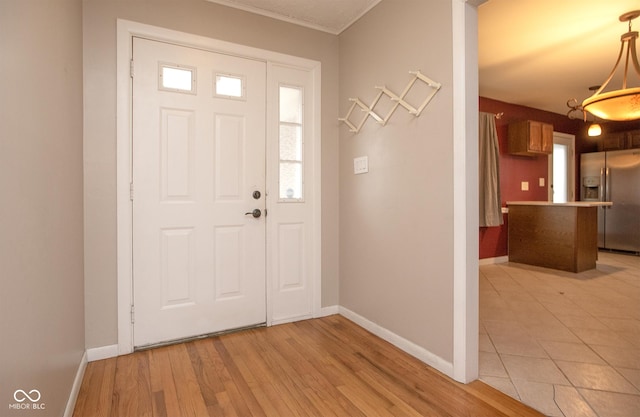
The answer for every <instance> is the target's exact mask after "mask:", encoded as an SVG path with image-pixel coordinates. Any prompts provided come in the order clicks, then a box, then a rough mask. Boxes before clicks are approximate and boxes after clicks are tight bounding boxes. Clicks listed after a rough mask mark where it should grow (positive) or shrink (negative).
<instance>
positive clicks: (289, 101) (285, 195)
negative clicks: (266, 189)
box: [279, 85, 304, 201]
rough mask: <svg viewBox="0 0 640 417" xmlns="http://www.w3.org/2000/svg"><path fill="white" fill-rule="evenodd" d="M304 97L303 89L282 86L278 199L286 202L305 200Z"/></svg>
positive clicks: (280, 97)
mask: <svg viewBox="0 0 640 417" xmlns="http://www.w3.org/2000/svg"><path fill="white" fill-rule="evenodd" d="M303 96H304V90H303V89H302V88H300V87H292V86H283V85H281V86H280V94H279V101H280V117H279V150H280V175H279V184H280V187H279V188H280V190H279V198H280V200H285V201H302V200H303V199H304V190H303V184H304V175H303V159H304V158H303V155H304V137H303V116H302V114H303V111H302V110H303Z"/></svg>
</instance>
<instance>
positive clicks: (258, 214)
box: [244, 209, 262, 219]
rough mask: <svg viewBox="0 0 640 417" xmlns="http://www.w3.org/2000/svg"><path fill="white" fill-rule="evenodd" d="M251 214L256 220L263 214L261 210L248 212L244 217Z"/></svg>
mask: <svg viewBox="0 0 640 417" xmlns="http://www.w3.org/2000/svg"><path fill="white" fill-rule="evenodd" d="M249 214H250V215H252V216H253V217H254V218H256V219H257V218H258V217H260V216H262V212H261V211H260V209H255V210H253V211H249V212H247V213H244V215H245V216H247V215H249Z"/></svg>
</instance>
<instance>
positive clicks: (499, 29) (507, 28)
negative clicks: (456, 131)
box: [208, 0, 640, 114]
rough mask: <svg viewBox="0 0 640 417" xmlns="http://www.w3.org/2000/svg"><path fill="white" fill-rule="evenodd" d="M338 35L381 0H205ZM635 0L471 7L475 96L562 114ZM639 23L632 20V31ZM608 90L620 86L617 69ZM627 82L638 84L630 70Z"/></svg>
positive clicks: (599, 75) (604, 63)
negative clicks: (477, 80)
mask: <svg viewBox="0 0 640 417" xmlns="http://www.w3.org/2000/svg"><path fill="white" fill-rule="evenodd" d="M208 1H211V2H214V3H219V4H223V5H226V6H231V7H235V8H239V9H242V10H247V11H250V12H254V13H258V14H262V15H266V16H269V17H273V18H277V19H281V20H285V21H288V22H292V23H296V24H300V25H304V26H307V27H312V28H315V29H319V30H323V31H325V32H329V33H333V34H339V33H340V32H342V31H343V30H344V29H346V28H347V27H349V26H350V25H351V24H352V23H353V22H355V21H356V20H358V19H359V18H360V17H362V16H363V15H364V14H365V13H366V12H367V11H369V10H370V9H371V8H373V7H374V6H375V5H376V4H378V3H379V2H380V1H381V0H208ZM637 9H640V1H639V0H489V1H487V2H486V3H484V4H483V5H481V6H480V7H479V8H478V20H479V22H478V27H479V30H478V49H479V56H478V66H479V76H480V95H481V96H483V97H489V98H493V99H496V100H501V101H505V102H508V103H514V104H520V105H524V106H528V107H533V108H537V109H542V110H547V111H551V112H554V113H560V114H566V113H567V111H568V110H569V108H568V107H567V105H566V103H567V100H568V99H571V98H575V99H577V100H578V101H579V102H582V100H584V99H585V98H587V97H588V96H590V95H591V94H592V92H591V91H589V87H591V86H594V85H600V84H602V83H603V82H604V80H605V79H606V78H607V77H608V75H609V73H610V72H611V70H612V69H613V65H614V63H615V61H616V58H617V56H618V52H619V49H620V36H621V35H622V34H623V33H625V32H627V29H628V24H627V23H626V22H625V23H623V22H620V21H619V19H618V17H619V16H620V15H621V14H623V13H626V12H628V11H632V10H637ZM639 29H640V18H638V19H636V21H635V22H634V28H633V30H639ZM619 70H620V71H617V73H616V74H618V76H617V77H616V78H615V79H614V80H612V82H611V83H610V84H609V86H610V87H613V88H608V89H607V90H610V89H618V88H620V86H621V85H622V81H621V73H622V71H621V67H619ZM628 82H629V83H630V86H632V87H633V86H640V79H639V78H638V77H636V76H635V74H634V76H632V77H630V78H629V80H628Z"/></svg>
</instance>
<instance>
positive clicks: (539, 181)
mask: <svg viewBox="0 0 640 417" xmlns="http://www.w3.org/2000/svg"><path fill="white" fill-rule="evenodd" d="M538 184H540V187H544V177H543V178H538Z"/></svg>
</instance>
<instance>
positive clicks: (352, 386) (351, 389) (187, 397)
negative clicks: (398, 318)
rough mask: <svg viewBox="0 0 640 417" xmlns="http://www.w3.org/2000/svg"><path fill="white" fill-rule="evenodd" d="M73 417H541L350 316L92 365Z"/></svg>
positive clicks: (139, 354)
mask: <svg viewBox="0 0 640 417" xmlns="http://www.w3.org/2000/svg"><path fill="white" fill-rule="evenodd" d="M73 415H74V417H94V416H95V417H145V416H150V417H151V416H153V417H164V416H166V417H187V416H189V417H191V416H193V417H206V416H211V417H213V416H238V417H245V416H265V417H266V416H279V417H285V416H349V417H356V416H434V417H435V416H438V417H446V416H451V417H461V416H473V417H501V416H521V417H540V416H542V414H540V413H538V412H536V411H534V410H533V409H531V408H529V407H527V406H525V405H523V404H521V403H519V402H517V401H515V400H514V399H512V398H511V397H508V396H506V395H505V394H503V393H501V392H499V391H496V390H495V389H493V388H491V387H489V386H488V385H485V384H484V383H482V382H480V381H475V382H473V383H471V384H468V385H464V384H459V383H457V382H455V381H453V380H451V379H449V378H448V377H446V376H444V375H443V374H441V373H439V372H438V371H436V370H434V369H432V368H430V367H428V366H426V365H425V364H424V363H422V362H420V361H419V360H417V359H415V358H413V357H411V356H409V355H407V354H406V353H404V352H402V351H400V350H399V349H397V348H395V347H394V346H392V345H391V344H389V343H387V342H385V341H383V340H382V339H379V338H378V337H376V336H374V335H372V334H371V333H369V332H367V331H366V330H364V329H362V328H361V327H359V326H357V325H355V324H354V323H352V322H350V321H349V320H347V319H345V318H344V317H341V316H329V317H324V318H321V319H314V320H307V321H302V322H296V323H291V324H284V325H279V326H273V327H269V328H259V329H253V330H245V331H242V332H238V333H232V334H226V335H222V336H217V337H211V338H207V339H200V340H197V341H192V342H187V343H181V344H176V345H172V346H166V347H161V348H157V349H152V350H147V351H142V352H136V353H133V354H131V355H126V356H120V357H118V358H112V359H107V360H103V361H96V362H92V363H90V364H89V365H88V366H87V370H86V372H85V376H84V380H83V383H82V387H81V389H80V394H79V397H78V400H77V403H76V408H75V412H74V414H73Z"/></svg>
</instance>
